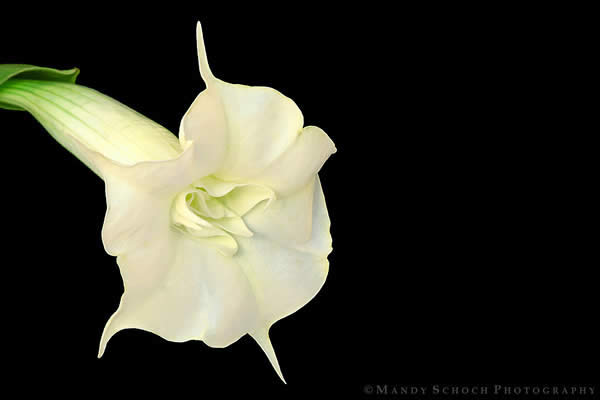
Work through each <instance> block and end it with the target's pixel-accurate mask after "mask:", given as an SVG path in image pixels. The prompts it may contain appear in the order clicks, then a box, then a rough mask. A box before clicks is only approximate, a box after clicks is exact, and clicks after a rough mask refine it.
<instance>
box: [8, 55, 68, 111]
mask: <svg viewBox="0 0 600 400" xmlns="http://www.w3.org/2000/svg"><path fill="white" fill-rule="evenodd" d="M78 75H79V68H73V69H67V70H59V69H54V68H46V67H37V66H35V65H28V64H0V88H1V87H2V85H4V83H6V82H8V81H10V80H11V79H32V80H40V81H54V82H67V83H75V80H76V79H77V76H78ZM0 108H4V109H6V110H17V111H24V109H23V108H21V107H19V106H17V105H15V104H9V103H6V102H2V101H1V100H0Z"/></svg>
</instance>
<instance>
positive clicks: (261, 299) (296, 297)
mask: <svg viewBox="0 0 600 400" xmlns="http://www.w3.org/2000/svg"><path fill="white" fill-rule="evenodd" d="M329 226H330V222H329V216H328V214H327V208H326V206H325V200H324V197H323V192H322V191H321V186H320V184H317V185H316V186H315V191H314V199H313V210H312V234H311V237H310V239H309V240H307V241H306V242H304V243H302V244H298V245H284V244H283V243H279V242H277V241H275V240H273V239H271V238H269V237H267V235H266V234H264V233H258V232H256V231H255V232H254V236H253V237H251V238H238V243H239V246H240V249H239V251H238V253H237V255H236V258H237V259H238V263H239V264H240V265H241V266H242V268H243V269H244V272H245V273H246V276H247V277H248V279H249V280H250V282H251V284H252V287H253V288H254V293H255V295H256V298H257V301H258V304H259V309H260V315H261V320H263V321H266V322H267V326H270V325H271V324H272V323H274V322H276V321H278V320H279V319H281V318H283V317H285V316H287V315H289V314H291V313H293V312H295V311H297V310H298V309H299V308H301V307H302V306H304V305H305V304H306V303H307V302H308V301H309V300H310V299H312V298H313V297H314V296H315V295H316V294H317V292H318V291H319V290H320V288H321V287H322V286H323V283H324V282H325V278H326V277H327V272H328V266H329V262H328V260H327V255H328V254H329V253H330V252H331V235H330V233H329ZM270 236H272V237H275V236H276V232H272V233H271V235H270Z"/></svg>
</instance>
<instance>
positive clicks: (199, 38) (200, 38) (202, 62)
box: [196, 21, 214, 86]
mask: <svg viewBox="0 0 600 400" xmlns="http://www.w3.org/2000/svg"><path fill="white" fill-rule="evenodd" d="M196 42H197V46H198V64H199V66H200V76H202V79H203V80H204V83H205V84H206V86H208V85H209V84H210V82H212V81H213V80H214V76H213V74H212V71H211V70H210V67H209V65H208V58H207V56H206V46H205V45H204V35H203V34H202V24H201V23H200V21H198V22H197V23H196Z"/></svg>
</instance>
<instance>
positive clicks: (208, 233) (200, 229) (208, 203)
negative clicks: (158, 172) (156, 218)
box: [171, 177, 275, 256]
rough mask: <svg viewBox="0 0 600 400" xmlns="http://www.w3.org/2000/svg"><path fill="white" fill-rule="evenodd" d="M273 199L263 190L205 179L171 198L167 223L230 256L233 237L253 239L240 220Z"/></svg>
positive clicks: (233, 245)
mask: <svg viewBox="0 0 600 400" xmlns="http://www.w3.org/2000/svg"><path fill="white" fill-rule="evenodd" d="M274 198H275V194H274V193H273V191H272V190H271V189H268V188H266V187H263V186H259V185H253V184H240V183H233V182H225V181H221V180H219V179H216V178H214V177H205V178H202V179H200V180H198V181H196V182H194V184H192V185H190V186H189V187H188V188H187V189H186V190H184V191H182V192H181V193H179V194H177V196H175V198H174V200H173V204H172V207H171V223H172V225H173V226H174V227H175V228H176V229H177V230H178V231H180V232H182V233H183V234H185V235H186V236H188V237H190V238H192V239H194V240H202V241H209V242H211V243H212V244H213V245H215V246H216V247H217V248H218V250H220V251H221V252H222V253H224V254H226V255H230V256H232V255H234V254H235V253H236V252H237V249H238V244H237V241H236V236H241V237H251V236H252V235H253V233H252V231H250V229H248V227H247V226H246V223H245V222H244V219H243V216H244V215H245V214H246V213H248V212H249V211H250V210H252V209H253V208H255V207H256V206H257V205H258V204H259V203H263V204H264V206H268V204H269V203H270V201H271V200H273V199H274ZM263 200H267V201H266V202H263Z"/></svg>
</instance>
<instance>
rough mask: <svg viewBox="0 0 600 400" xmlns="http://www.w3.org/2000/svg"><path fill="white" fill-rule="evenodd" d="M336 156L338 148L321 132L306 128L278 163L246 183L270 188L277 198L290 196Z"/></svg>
mask: <svg viewBox="0 0 600 400" xmlns="http://www.w3.org/2000/svg"><path fill="white" fill-rule="evenodd" d="M335 152H336V148H335V145H334V144H333V142H332V141H331V139H330V138H329V136H327V134H326V133H325V132H324V131H323V130H322V129H321V128H318V127H316V126H307V127H306V128H304V129H303V130H302V133H301V134H300V135H299V136H298V138H297V139H296V141H295V142H294V143H293V144H292V145H291V146H290V147H289V148H288V149H287V150H286V151H285V152H284V153H283V154H281V155H280V157H279V158H277V160H275V161H274V162H273V163H271V164H270V165H269V166H268V167H267V168H265V169H264V170H262V171H261V172H260V173H259V174H257V175H255V176H248V177H246V181H247V182H252V183H256V184H261V185H265V186H268V187H270V188H273V189H274V190H275V192H276V193H277V194H278V195H282V196H287V195H289V194H292V193H294V192H295V191H296V190H299V189H301V188H303V187H304V186H305V185H306V184H307V183H308V182H309V181H310V180H311V179H313V177H314V176H315V175H316V174H317V172H319V170H320V169H321V167H322V166H323V164H324V163H325V161H327V159H328V158H329V156H330V155H331V154H333V153H335Z"/></svg>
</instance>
